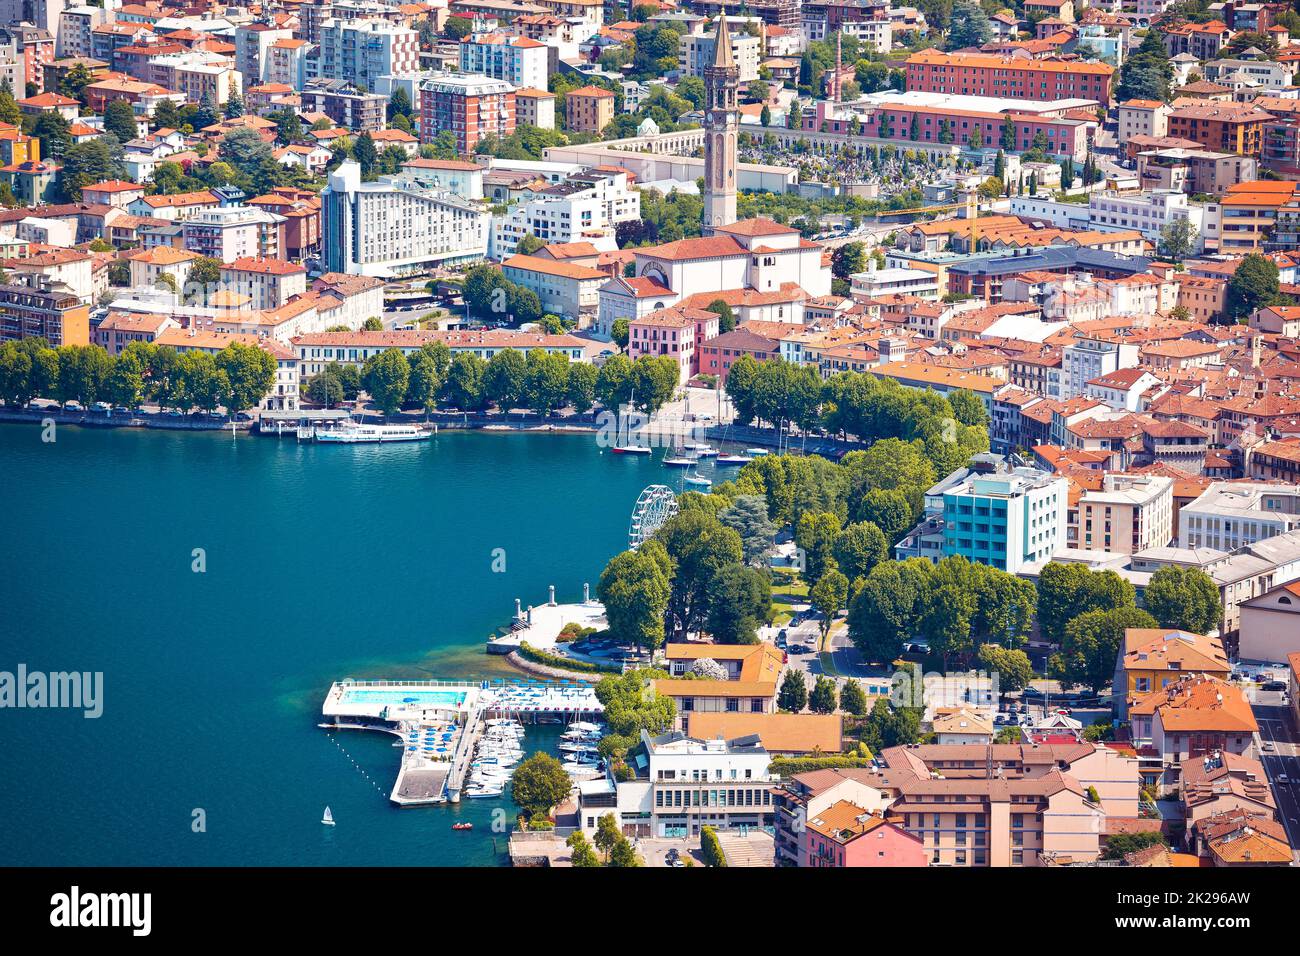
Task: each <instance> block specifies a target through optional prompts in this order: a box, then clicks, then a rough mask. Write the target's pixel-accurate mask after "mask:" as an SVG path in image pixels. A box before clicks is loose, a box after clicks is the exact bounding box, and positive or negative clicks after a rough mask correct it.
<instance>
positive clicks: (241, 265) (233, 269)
mask: <svg viewBox="0 0 1300 956" xmlns="http://www.w3.org/2000/svg"><path fill="white" fill-rule="evenodd" d="M221 286H222V288H223V289H225V290H228V291H230V292H234V293H235V294H237V295H241V296H248V307H249V308H250V309H278V308H279V307H280V306H282V305H284V304H285V303H286V302H288V301H289V299H290V298H291V297H292V296H295V295H302V294H303V293H304V292H306V291H307V269H306V267H305V266H301V265H298V263H296V262H288V261H286V260H284V259H261V258H255V257H252V256H249V257H248V258H244V259H236V260H234V261H233V262H226V263H223V264H222V266H221Z"/></svg>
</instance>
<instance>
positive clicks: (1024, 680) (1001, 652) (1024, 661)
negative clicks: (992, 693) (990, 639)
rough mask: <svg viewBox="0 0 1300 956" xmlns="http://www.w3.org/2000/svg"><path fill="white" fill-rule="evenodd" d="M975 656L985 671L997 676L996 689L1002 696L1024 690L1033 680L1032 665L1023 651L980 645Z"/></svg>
mask: <svg viewBox="0 0 1300 956" xmlns="http://www.w3.org/2000/svg"><path fill="white" fill-rule="evenodd" d="M976 656H977V657H978V658H979V662H980V663H981V664H982V665H984V669H985V670H987V671H988V672H990V673H994V674H997V675H998V689H999V690H1000V691H1001V692H1002V693H1004V694H1005V693H1008V692H1012V691H1018V690H1024V689H1025V688H1026V687H1028V686H1029V682H1030V681H1031V680H1033V679H1034V665H1033V664H1032V663H1031V662H1030V660H1029V655H1028V654H1026V653H1025V652H1024V651H1020V650H1008V649H1007V648H1005V647H999V646H998V645H997V644H981V645H980V649H979V652H978V654H977V655H976Z"/></svg>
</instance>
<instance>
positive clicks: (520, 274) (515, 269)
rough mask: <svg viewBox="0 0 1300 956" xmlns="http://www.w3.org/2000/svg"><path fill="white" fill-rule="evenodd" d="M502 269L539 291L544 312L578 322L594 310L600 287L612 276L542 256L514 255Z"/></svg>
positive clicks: (517, 281) (517, 280)
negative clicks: (585, 314)
mask: <svg viewBox="0 0 1300 956" xmlns="http://www.w3.org/2000/svg"><path fill="white" fill-rule="evenodd" d="M501 271H502V273H503V274H504V275H505V277H506V278H507V279H509V280H510V281H511V282H513V283H515V284H516V285H521V286H523V287H524V288H525V289H532V290H533V291H534V292H536V293H537V297H538V298H539V299H540V300H541V303H542V310H543V311H545V312H551V313H554V314H555V315H558V316H561V317H563V318H568V319H573V320H574V321H578V322H579V324H582V323H581V322H580V317H581V316H582V315H583V314H584V313H592V312H595V310H596V308H597V307H598V306H599V304H600V287H601V286H602V285H604V284H605V283H606V282H607V281H609V275H608V274H607V273H604V272H601V271H600V270H598V269H592V268H590V267H588V266H580V265H574V264H573V263H569V262H556V261H555V260H553V259H546V258H542V257H540V256H519V255H517V256H511V257H510V258H509V259H506V260H505V261H504V262H503V263H502V264H501Z"/></svg>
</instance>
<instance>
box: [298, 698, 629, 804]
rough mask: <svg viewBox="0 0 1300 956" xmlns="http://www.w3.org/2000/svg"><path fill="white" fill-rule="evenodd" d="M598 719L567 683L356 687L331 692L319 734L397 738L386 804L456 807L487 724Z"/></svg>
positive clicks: (595, 705)
mask: <svg viewBox="0 0 1300 956" xmlns="http://www.w3.org/2000/svg"><path fill="white" fill-rule="evenodd" d="M603 712H604V707H603V706H601V703H600V701H599V700H597V699H596V695H595V692H594V691H593V690H592V688H591V687H589V686H586V685H582V684H578V683H570V682H568V681H531V680H518V681H504V680H497V681H482V682H478V683H473V682H463V681H440V680H428V681H385V680H373V681H355V680H350V679H349V680H343V681H339V682H337V683H335V684H332V685H331V686H330V689H329V693H328V694H326V695H325V702H324V704H323V705H322V706H321V716H322V717H323V718H324V720H323V721H322V723H321V724H320V726H321V727H322V728H323V729H325V730H376V731H380V732H381V733H387V734H390V735H393V736H396V737H397V738H398V739H399V741H400V744H401V752H402V758H401V762H400V765H399V767H398V771H397V779H396V780H395V781H394V782H393V789H392V791H391V793H390V794H389V800H391V801H392V802H393V803H395V804H397V805H398V806H401V807H415V806H428V805H431V804H438V803H458V802H459V801H460V798H461V793H462V791H463V789H464V785H465V779H466V777H467V776H468V775H469V772H470V769H471V766H472V764H473V762H474V756H475V748H476V747H477V744H478V740H479V738H480V736H481V735H482V733H483V730H484V727H485V722H486V721H487V720H490V719H494V718H501V717H507V718H511V719H514V720H518V721H520V722H521V723H525V724H527V723H539V722H553V723H560V722H567V721H573V720H583V719H587V720H590V719H593V718H595V717H598V716H599V715H600V714H602V713H603Z"/></svg>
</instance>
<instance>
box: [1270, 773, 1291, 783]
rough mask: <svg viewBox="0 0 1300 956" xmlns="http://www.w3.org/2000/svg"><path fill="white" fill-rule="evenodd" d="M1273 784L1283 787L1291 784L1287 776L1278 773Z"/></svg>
mask: <svg viewBox="0 0 1300 956" xmlns="http://www.w3.org/2000/svg"><path fill="white" fill-rule="evenodd" d="M1274 782H1276V783H1280V784H1282V785H1283V786H1286V785H1287V784H1289V783H1290V782H1291V778H1290V777H1288V776H1287V775H1286V774H1284V773H1280V774H1278V775H1277V776H1276V777H1275V778H1274Z"/></svg>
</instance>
